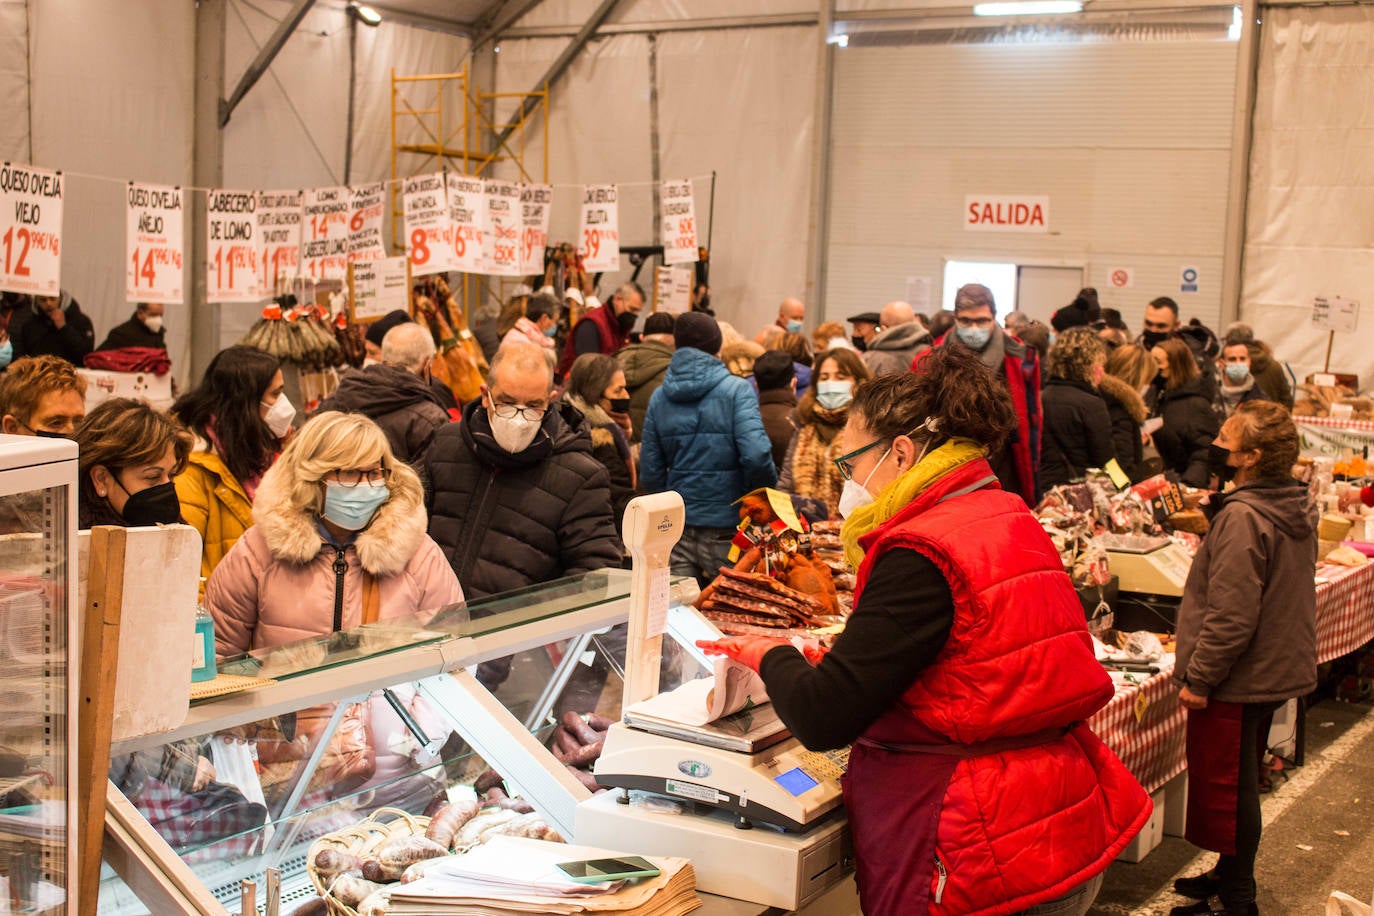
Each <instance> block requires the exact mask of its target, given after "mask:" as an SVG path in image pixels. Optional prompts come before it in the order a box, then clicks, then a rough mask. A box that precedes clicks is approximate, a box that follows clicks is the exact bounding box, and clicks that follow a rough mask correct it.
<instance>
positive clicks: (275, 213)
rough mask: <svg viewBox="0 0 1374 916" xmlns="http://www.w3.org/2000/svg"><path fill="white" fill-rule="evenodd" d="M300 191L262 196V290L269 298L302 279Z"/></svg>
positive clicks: (259, 228)
mask: <svg viewBox="0 0 1374 916" xmlns="http://www.w3.org/2000/svg"><path fill="white" fill-rule="evenodd" d="M301 197H302V194H301V192H300V191H259V192H258V212H257V217H258V243H259V244H260V245H261V246H262V270H261V272H260V278H259V282H258V288H259V290H260V291H261V294H262V296H263V297H264V298H265V297H267V296H269V295H272V294H274V293H276V292H279V291H280V290H282V289H284V288H285V287H286V286H287V285H288V284H290V283H291V281H292V280H294V279H295V278H296V277H298V276H299V275H300V254H301Z"/></svg>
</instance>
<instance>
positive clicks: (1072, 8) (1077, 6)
mask: <svg viewBox="0 0 1374 916" xmlns="http://www.w3.org/2000/svg"><path fill="white" fill-rule="evenodd" d="M1082 11H1083V4H1082V3H1081V2H1080V0H1022V2H1019V3H979V4H976V5H975V6H974V7H973V15H975V16H1053V15H1059V14H1062V13H1081V12H1082Z"/></svg>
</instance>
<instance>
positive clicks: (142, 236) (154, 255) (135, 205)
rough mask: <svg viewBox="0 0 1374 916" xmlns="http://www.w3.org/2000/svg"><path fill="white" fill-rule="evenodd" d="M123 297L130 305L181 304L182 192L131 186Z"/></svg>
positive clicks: (152, 185) (138, 185) (162, 188)
mask: <svg viewBox="0 0 1374 916" xmlns="http://www.w3.org/2000/svg"><path fill="white" fill-rule="evenodd" d="M127 212H128V223H127V229H128V231H127V232H126V233H125V247H126V251H125V259H124V294H125V296H127V297H128V300H129V301H130V302H181V301H182V300H183V298H184V297H183V295H182V259H183V251H182V246H183V241H184V238H185V237H184V236H183V235H182V225H183V223H184V215H185V212H186V211H185V195H184V194H183V193H182V190H181V188H169V187H165V186H163V185H155V184H137V183H136V182H132V181H131V182H129V192H128V207H127Z"/></svg>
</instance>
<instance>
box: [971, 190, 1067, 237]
mask: <svg viewBox="0 0 1374 916" xmlns="http://www.w3.org/2000/svg"><path fill="white" fill-rule="evenodd" d="M964 229H965V230H967V231H969V232H1049V231H1050V199H1049V198H1048V197H1027V196H1024V195H1019V194H969V195H967V196H966V197H965V198H964Z"/></svg>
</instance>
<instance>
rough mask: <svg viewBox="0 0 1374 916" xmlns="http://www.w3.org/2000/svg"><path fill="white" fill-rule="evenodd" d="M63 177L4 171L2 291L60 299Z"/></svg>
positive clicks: (12, 168) (0, 171)
mask: <svg viewBox="0 0 1374 916" xmlns="http://www.w3.org/2000/svg"><path fill="white" fill-rule="evenodd" d="M64 184H65V180H64V179H63V177H62V173H61V172H50V171H48V170H47V169H35V168H31V167H29V166H26V165H9V164H6V165H4V166H3V167H0V246H3V248H4V249H5V250H4V263H3V264H0V267H3V270H0V289H6V290H11V291H13V292H18V293H37V294H39V295H42V296H56V295H57V294H58V293H59V292H60V291H61V273H62V199H63V197H62V194H63V186H64Z"/></svg>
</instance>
